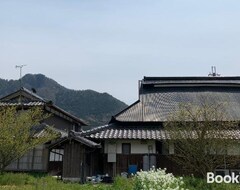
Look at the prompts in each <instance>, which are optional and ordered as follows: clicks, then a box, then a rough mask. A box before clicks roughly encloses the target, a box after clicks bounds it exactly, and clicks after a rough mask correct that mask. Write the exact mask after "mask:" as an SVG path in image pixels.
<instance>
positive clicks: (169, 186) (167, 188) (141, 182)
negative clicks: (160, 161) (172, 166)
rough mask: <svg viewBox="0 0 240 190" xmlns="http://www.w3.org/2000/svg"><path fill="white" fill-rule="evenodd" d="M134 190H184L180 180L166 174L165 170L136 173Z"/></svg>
mask: <svg viewBox="0 0 240 190" xmlns="http://www.w3.org/2000/svg"><path fill="white" fill-rule="evenodd" d="M135 180H136V181H135V187H134V189H135V190H150V189H151V190H158V189H161V190H175V189H176V190H177V189H179V190H180V189H182V190H183V189H184V188H183V186H184V182H183V179H182V178H176V177H174V176H173V174H171V173H166V169H163V170H162V169H157V170H155V169H152V170H150V171H148V172H146V171H141V172H137V175H136V177H135Z"/></svg>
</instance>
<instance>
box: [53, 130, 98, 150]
mask: <svg viewBox="0 0 240 190" xmlns="http://www.w3.org/2000/svg"><path fill="white" fill-rule="evenodd" d="M69 140H75V141H77V142H79V143H82V144H84V145H86V146H88V147H91V148H101V145H100V144H97V143H95V142H93V141H92V140H89V139H87V138H85V137H83V136H82V135H81V134H80V133H77V132H74V131H70V132H69V134H68V136H66V137H64V138H61V139H59V140H58V141H56V142H54V143H53V144H51V145H49V148H50V149H52V148H54V147H56V146H59V145H61V144H64V143H65V142H68V141H69Z"/></svg>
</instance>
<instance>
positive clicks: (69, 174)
mask: <svg viewBox="0 0 240 190" xmlns="http://www.w3.org/2000/svg"><path fill="white" fill-rule="evenodd" d="M63 159H64V162H63V178H79V177H80V176H81V177H82V179H85V177H86V174H85V168H84V167H85V164H84V163H85V147H84V146H83V145H81V144H79V143H74V142H72V143H71V144H65V147H64V158H63Z"/></svg>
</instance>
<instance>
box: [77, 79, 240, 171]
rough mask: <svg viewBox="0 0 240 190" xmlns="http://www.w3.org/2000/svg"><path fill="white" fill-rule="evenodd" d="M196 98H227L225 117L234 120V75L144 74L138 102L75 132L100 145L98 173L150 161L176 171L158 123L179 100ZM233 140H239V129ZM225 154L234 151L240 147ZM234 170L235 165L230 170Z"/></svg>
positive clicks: (238, 105) (238, 83)
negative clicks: (106, 121)
mask: <svg viewBox="0 0 240 190" xmlns="http://www.w3.org/2000/svg"><path fill="white" fill-rule="evenodd" d="M202 101H209V103H213V102H218V103H220V102H222V103H225V102H227V104H226V106H225V110H226V112H227V113H228V115H229V116H231V119H232V120H234V121H240V77H144V79H143V80H141V81H140V83H139V100H137V101H136V102H135V103H133V104H132V105H130V106H129V107H128V108H126V109H125V110H123V111H121V112H120V113H118V114H117V115H115V116H113V117H112V119H111V121H110V122H109V124H108V125H105V126H100V127H97V128H94V129H92V130H88V131H83V132H81V133H76V135H77V136H82V137H85V138H88V139H90V140H92V141H95V142H97V143H101V145H102V149H103V150H102V154H100V155H99V157H101V160H102V163H101V166H102V168H101V169H102V170H101V172H102V173H108V174H109V175H112V176H115V175H117V174H121V172H129V173H134V172H136V170H140V169H143V170H148V169H149V168H150V167H151V166H152V165H154V166H155V167H161V168H167V169H168V171H170V172H173V173H175V174H182V173H184V171H182V169H181V167H178V166H177V165H176V164H174V163H173V162H172V161H171V159H169V156H171V155H174V145H171V144H170V145H168V144H166V143H165V142H166V140H167V139H168V138H169V137H168V134H167V132H166V131H165V130H164V127H163V124H164V122H166V121H167V119H168V118H169V116H171V114H173V113H174V112H176V111H178V109H179V104H181V103H194V104H200V103H201V102H202ZM234 138H235V139H236V140H239V139H240V130H239V129H237V130H235V131H234ZM227 154H228V155H240V146H239V145H236V146H235V147H234V150H233V149H231V150H228V152H227ZM99 157H98V159H99ZM98 169H99V168H98ZM239 169H240V165H239V167H238V168H235V170H239ZM98 172H99V170H98ZM92 174H93V175H96V172H95V173H92Z"/></svg>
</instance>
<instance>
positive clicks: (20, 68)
mask: <svg viewBox="0 0 240 190" xmlns="http://www.w3.org/2000/svg"><path fill="white" fill-rule="evenodd" d="M25 66H27V65H16V66H15V68H16V69H19V72H20V77H19V80H20V88H21V87H22V68H23V67H25Z"/></svg>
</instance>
